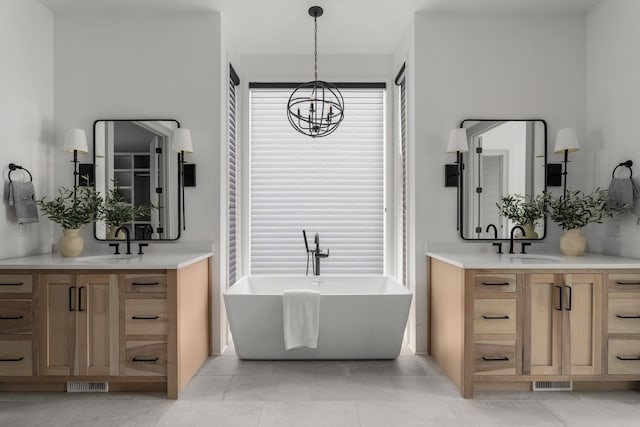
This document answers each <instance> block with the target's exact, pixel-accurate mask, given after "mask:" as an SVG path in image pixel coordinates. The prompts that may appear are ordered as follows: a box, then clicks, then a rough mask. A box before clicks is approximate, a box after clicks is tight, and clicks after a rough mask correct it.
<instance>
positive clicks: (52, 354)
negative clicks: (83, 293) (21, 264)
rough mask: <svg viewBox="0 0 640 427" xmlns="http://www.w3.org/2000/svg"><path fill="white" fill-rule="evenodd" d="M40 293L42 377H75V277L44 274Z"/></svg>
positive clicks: (41, 279) (40, 358)
mask: <svg viewBox="0 0 640 427" xmlns="http://www.w3.org/2000/svg"><path fill="white" fill-rule="evenodd" d="M39 293H40V298H39V301H40V321H41V326H40V332H41V333H40V336H39V339H40V346H39V351H40V355H39V358H38V359H39V363H40V375H73V374H74V371H73V367H74V363H75V355H76V341H77V339H76V338H77V337H76V312H77V311H76V310H77V309H78V306H77V299H78V287H77V286H76V278H75V276H74V275H72V274H44V275H41V276H40V278H39Z"/></svg>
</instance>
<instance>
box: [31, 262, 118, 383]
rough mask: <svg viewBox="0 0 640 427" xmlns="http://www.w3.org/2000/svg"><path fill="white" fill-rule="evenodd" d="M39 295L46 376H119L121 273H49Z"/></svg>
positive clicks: (42, 369)
mask: <svg viewBox="0 0 640 427" xmlns="http://www.w3.org/2000/svg"><path fill="white" fill-rule="evenodd" d="M39 292H40V295H39V301H40V303H41V307H40V322H41V325H40V329H41V331H42V332H43V333H41V335H40V352H41V355H40V357H39V362H40V374H41V375H65V376H70V375H110V374H112V375H113V374H117V372H118V277H117V275H115V274H78V275H73V274H44V275H41V276H40V278H39Z"/></svg>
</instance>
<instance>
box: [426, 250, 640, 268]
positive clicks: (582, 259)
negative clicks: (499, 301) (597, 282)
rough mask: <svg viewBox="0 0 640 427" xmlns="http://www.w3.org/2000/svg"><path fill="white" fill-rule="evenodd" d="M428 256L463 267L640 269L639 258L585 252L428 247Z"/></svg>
mask: <svg viewBox="0 0 640 427" xmlns="http://www.w3.org/2000/svg"><path fill="white" fill-rule="evenodd" d="M427 256H430V257H432V258H435V259H438V260H440V261H444V262H446V263H449V264H452V265H455V266H457V267H460V268H486V269H504V268H509V269H511V268H517V269H627V268H628V269H632V268H639V269H640V260H637V259H632V258H621V257H615V256H607V255H598V254H591V253H585V254H584V255H583V256H579V257H569V256H564V255H562V254H558V253H544V254H542V253H538V254H536V253H528V254H525V255H523V254H513V255H509V254H502V255H499V254H496V253H490V252H478V253H471V252H468V253H464V252H462V253H457V252H449V251H433V252H431V251H428V252H427Z"/></svg>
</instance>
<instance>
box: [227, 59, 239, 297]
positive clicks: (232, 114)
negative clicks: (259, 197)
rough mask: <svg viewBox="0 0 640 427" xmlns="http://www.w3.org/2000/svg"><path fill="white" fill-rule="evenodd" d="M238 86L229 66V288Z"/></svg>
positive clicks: (235, 221) (232, 270) (232, 279)
mask: <svg viewBox="0 0 640 427" xmlns="http://www.w3.org/2000/svg"><path fill="white" fill-rule="evenodd" d="M239 84H240V78H239V77H238V74H237V73H236V70H234V69H233V66H231V64H229V147H228V149H229V164H228V167H227V170H228V171H229V176H228V182H229V188H228V189H227V195H228V198H229V199H228V201H227V202H228V203H227V207H228V209H229V211H228V217H227V221H228V227H227V233H228V234H227V242H228V248H227V251H228V252H227V253H228V256H229V258H228V259H229V265H228V268H227V272H228V283H229V286H231V285H233V284H234V283H235V282H236V276H237V274H236V273H237V259H238V257H237V245H236V242H237V233H236V230H237V229H238V215H237V212H238V210H237V205H236V194H237V192H236V184H237V182H238V179H237V170H238V168H237V153H238V150H237V129H238V127H237V112H238V109H237V96H236V87H237V86H238V85H239Z"/></svg>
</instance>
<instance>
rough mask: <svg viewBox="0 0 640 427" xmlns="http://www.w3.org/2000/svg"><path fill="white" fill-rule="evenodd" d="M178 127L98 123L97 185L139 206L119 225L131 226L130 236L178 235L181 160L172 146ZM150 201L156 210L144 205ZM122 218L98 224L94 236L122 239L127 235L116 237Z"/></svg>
mask: <svg viewBox="0 0 640 427" xmlns="http://www.w3.org/2000/svg"><path fill="white" fill-rule="evenodd" d="M179 126H180V125H179V123H178V122H177V121H175V120H97V121H96V122H95V123H94V129H93V130H94V150H93V153H94V165H95V188H96V191H99V192H100V193H101V194H103V195H109V194H111V195H114V196H115V199H117V201H118V203H120V204H121V206H129V207H133V208H135V209H134V211H135V212H136V214H135V215H133V219H129V220H127V221H126V222H124V223H122V224H119V225H122V226H124V227H126V228H128V230H129V233H130V236H131V239H132V240H175V239H177V238H178V237H180V226H179V224H180V209H179V201H180V199H179V192H178V190H179V188H178V182H179V181H178V171H179V163H178V155H177V154H176V153H174V152H173V151H172V150H171V146H170V144H171V136H172V132H173V129H176V128H178V127H179ZM148 205H153V207H154V208H153V209H151V210H150V211H149V210H148V209H144V208H143V207H144V206H148ZM125 209H126V208H125ZM125 216H126V215H125ZM119 222H121V221H117V220H116V221H113V222H112V223H111V224H109V223H107V222H104V221H100V222H97V223H96V225H95V237H96V239H99V240H117V239H123V238H124V233H120V234H119V235H118V236H115V230H116V229H117V228H118V226H119V225H118V223H119Z"/></svg>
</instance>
